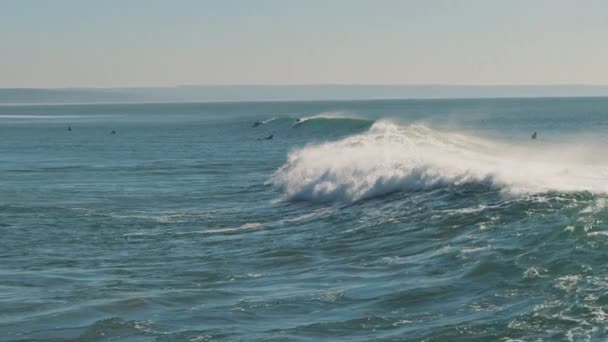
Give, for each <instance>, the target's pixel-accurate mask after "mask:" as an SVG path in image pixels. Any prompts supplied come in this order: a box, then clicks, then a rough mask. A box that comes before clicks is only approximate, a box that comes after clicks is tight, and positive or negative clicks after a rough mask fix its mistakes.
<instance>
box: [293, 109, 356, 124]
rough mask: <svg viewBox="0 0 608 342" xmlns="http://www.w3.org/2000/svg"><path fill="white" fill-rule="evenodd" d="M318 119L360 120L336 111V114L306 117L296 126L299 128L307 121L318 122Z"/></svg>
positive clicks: (327, 113) (300, 119) (325, 113)
mask: <svg viewBox="0 0 608 342" xmlns="http://www.w3.org/2000/svg"><path fill="white" fill-rule="evenodd" d="M316 119H351V120H358V119H359V118H357V117H355V116H353V115H352V114H349V113H347V112H340V111H334V112H323V113H319V114H315V115H311V116H304V117H301V118H299V121H297V122H296V123H295V124H294V126H298V125H301V124H303V123H305V122H306V121H310V120H316Z"/></svg>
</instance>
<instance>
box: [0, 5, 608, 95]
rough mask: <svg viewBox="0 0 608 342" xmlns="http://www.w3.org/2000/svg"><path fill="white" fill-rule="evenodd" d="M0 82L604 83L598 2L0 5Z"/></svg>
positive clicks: (603, 12)
mask: <svg viewBox="0 0 608 342" xmlns="http://www.w3.org/2000/svg"><path fill="white" fill-rule="evenodd" d="M0 44H1V45H0V46H1V49H0V87H70V86H172V85H178V84H251V83H254V84H284V83H289V84H308V83H340V84H342V83H347V84H348V83H357V84H378V83H382V84H395V83H399V84H412V83H416V84H418V83H446V84H505V83H509V84H556V83H587V84H608V1H606V0H580V1H576V0H568V1H566V0H545V1H541V0H504V1H500V0H495V1H493V0H459V1H457V0H453V1H449V0H445V1H441V0H420V1H417V0H411V1H408V0H394V1H390V0H369V1H357V0H299V1H295V0H267V1H264V0H217V1H213V0H165V1H160V0H97V1H93V0H0Z"/></svg>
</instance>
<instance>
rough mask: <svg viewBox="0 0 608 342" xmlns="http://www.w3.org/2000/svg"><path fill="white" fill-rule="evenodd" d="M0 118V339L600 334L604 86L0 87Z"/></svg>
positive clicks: (606, 218) (605, 257)
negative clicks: (103, 100) (54, 98)
mask: <svg viewBox="0 0 608 342" xmlns="http://www.w3.org/2000/svg"><path fill="white" fill-rule="evenodd" d="M255 122H258V124H257V126H256V127H254V125H255ZM68 128H71V130H68ZM112 131H115V134H112ZM534 132H537V134H538V138H537V139H535V140H533V139H531V135H532V133H534ZM270 136H272V139H265V138H268V137H270ZM0 137H1V138H2V140H1V142H0V234H1V235H0V236H1V237H0V340H1V341H198V342H200V341H372V340H374V341H519V340H521V341H568V340H569V341H587V340H589V341H597V340H604V339H606V338H608V195H607V194H608V155H607V154H606V151H607V150H608V98H571V99H568V98H546V99H485V100H403V101H351V102H280V103H215V104H210V103H207V104H193V103H184V104H130V105H48V106H45V105H40V106H0Z"/></svg>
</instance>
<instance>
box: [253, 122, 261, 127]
mask: <svg viewBox="0 0 608 342" xmlns="http://www.w3.org/2000/svg"><path fill="white" fill-rule="evenodd" d="M261 124H262V123H261V122H259V121H256V122H254V123H253V127H258V126H259V125H261Z"/></svg>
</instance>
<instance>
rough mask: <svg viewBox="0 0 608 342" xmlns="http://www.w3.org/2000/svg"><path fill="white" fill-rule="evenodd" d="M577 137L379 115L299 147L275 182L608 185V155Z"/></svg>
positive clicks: (530, 188)
mask: <svg viewBox="0 0 608 342" xmlns="http://www.w3.org/2000/svg"><path fill="white" fill-rule="evenodd" d="M577 145H578V144H577V143H576V142H575V141H570V142H563V143H561V144H557V145H548V144H543V143H542V142H537V141H525V142H524V143H519V144H514V143H506V142H500V141H491V140H488V139H482V138H477V137H475V136H472V135H467V134H463V133H457V132H451V131H439V130H433V129H431V128H429V127H427V126H425V125H422V124H413V125H399V124H396V123H393V122H390V121H379V122H376V123H374V124H373V125H372V126H371V127H370V128H369V130H368V131H366V132H365V133H362V134H358V135H355V136H352V137H347V138H344V139H341V140H338V141H333V142H327V143H322V144H313V145H309V146H305V147H303V148H297V149H295V150H294V151H292V152H290V153H289V156H288V160H287V163H286V164H285V165H284V166H282V167H281V168H280V169H279V170H278V171H277V172H276V173H275V174H274V175H273V177H272V184H274V185H276V186H278V187H280V188H281V189H282V191H283V192H284V196H285V198H286V199H291V200H311V201H347V202H354V201H358V200H362V199H366V198H370V197H376V196H382V195H386V194H389V193H392V192H398V191H404V192H407V191H424V190H428V189H433V188H436V187H449V186H465V185H467V184H479V185H483V186H486V187H494V188H496V189H500V190H503V191H504V192H507V193H511V194H522V193H527V194H533V193H542V192H548V191H567V192H573V191H590V192H594V193H605V192H606V191H608V173H607V171H608V169H607V167H608V161H606V160H605V158H603V159H604V160H603V161H602V160H601V159H600V160H598V158H597V157H594V156H597V154H595V153H591V150H592V149H588V150H587V153H588V154H587V155H585V153H581V151H580V149H579V148H577V147H576V146H577ZM572 146H575V147H572Z"/></svg>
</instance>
